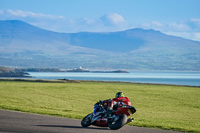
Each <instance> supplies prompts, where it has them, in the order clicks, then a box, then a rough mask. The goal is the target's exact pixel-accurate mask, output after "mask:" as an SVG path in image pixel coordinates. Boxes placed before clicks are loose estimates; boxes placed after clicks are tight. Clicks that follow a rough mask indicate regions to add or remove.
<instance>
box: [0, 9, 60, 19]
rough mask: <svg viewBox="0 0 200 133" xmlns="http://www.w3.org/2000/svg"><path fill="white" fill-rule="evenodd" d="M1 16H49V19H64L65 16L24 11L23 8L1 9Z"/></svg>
mask: <svg viewBox="0 0 200 133" xmlns="http://www.w3.org/2000/svg"><path fill="white" fill-rule="evenodd" d="M0 14H1V16H0V17H3V18H5V17H7V18H9V17H11V18H14V17H16V18H27V17H29V18H43V19H44V18H48V19H62V18H64V16H55V15H49V14H42V13H34V12H29V11H22V10H0Z"/></svg>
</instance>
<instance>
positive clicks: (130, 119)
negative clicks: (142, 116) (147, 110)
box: [126, 117, 134, 124]
mask: <svg viewBox="0 0 200 133" xmlns="http://www.w3.org/2000/svg"><path fill="white" fill-rule="evenodd" d="M133 120H134V118H132V117H131V118H128V120H127V123H130V122H132V121H133ZM127 123H126V124H127Z"/></svg>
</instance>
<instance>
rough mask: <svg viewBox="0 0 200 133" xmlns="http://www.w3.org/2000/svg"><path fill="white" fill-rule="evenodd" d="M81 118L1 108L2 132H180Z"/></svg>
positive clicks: (0, 122) (0, 125)
mask: <svg viewBox="0 0 200 133" xmlns="http://www.w3.org/2000/svg"><path fill="white" fill-rule="evenodd" d="M80 122H81V121H80V120H75V119H67V118H61V117H53V116H45V115H37V114H30V113H22V112H16V111H6V110H0V133H178V132H172V131H167V130H159V129H151V128H142V127H134V126H124V127H123V128H121V129H119V130H110V129H109V128H105V127H95V126H90V127H87V128H83V127H81V124H80Z"/></svg>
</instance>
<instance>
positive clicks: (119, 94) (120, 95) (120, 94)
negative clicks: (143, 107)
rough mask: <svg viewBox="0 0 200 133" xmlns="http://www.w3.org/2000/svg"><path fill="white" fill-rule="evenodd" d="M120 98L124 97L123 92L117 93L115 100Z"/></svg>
mask: <svg viewBox="0 0 200 133" xmlns="http://www.w3.org/2000/svg"><path fill="white" fill-rule="evenodd" d="M118 97H124V93H123V92H117V93H116V95H115V98H118Z"/></svg>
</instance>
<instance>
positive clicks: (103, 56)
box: [0, 20, 200, 71]
mask: <svg viewBox="0 0 200 133" xmlns="http://www.w3.org/2000/svg"><path fill="white" fill-rule="evenodd" d="M0 65H2V66H12V67H37V68H40V67H43V68H74V67H79V66H82V67H84V68H88V69H103V70H105V69H126V70H180V71H186V70H187V71H200V42H198V41H193V40H188V39H184V38H181V37H176V36H170V35H166V34H163V33H162V32H160V31H156V30H153V29H150V30H144V29H139V28H136V29H129V30H125V31H118V32H79V33H58V32H53V31H48V30H44V29H41V28H38V27H35V26H33V25H30V24H28V23H26V22H23V21H19V20H1V21H0Z"/></svg>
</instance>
